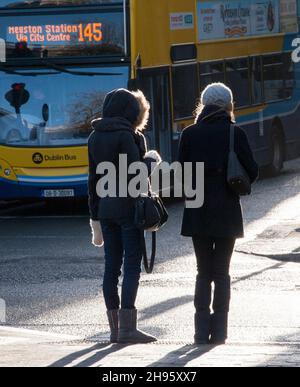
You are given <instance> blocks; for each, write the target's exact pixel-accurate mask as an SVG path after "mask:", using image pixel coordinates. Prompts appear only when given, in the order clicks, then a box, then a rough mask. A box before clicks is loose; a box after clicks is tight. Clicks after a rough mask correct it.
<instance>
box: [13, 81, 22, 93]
mask: <svg viewBox="0 0 300 387" xmlns="http://www.w3.org/2000/svg"><path fill="white" fill-rule="evenodd" d="M24 87H25V85H24V83H14V84H13V85H12V89H13V90H14V91H21V90H23V89H24Z"/></svg>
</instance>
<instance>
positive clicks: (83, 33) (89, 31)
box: [78, 23, 103, 42]
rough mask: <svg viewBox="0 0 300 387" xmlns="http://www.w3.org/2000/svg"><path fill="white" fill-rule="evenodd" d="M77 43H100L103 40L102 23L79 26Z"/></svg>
mask: <svg viewBox="0 0 300 387" xmlns="http://www.w3.org/2000/svg"><path fill="white" fill-rule="evenodd" d="M78 32H79V38H78V40H79V42H86V41H89V42H101V41H102V39H103V33H102V23H88V24H86V25H84V24H79V26H78Z"/></svg>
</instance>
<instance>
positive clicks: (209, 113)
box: [197, 105, 232, 123]
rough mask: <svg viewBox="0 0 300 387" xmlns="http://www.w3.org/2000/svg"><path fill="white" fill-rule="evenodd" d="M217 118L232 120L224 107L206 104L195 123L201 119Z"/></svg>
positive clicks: (212, 119) (211, 119) (213, 119)
mask: <svg viewBox="0 0 300 387" xmlns="http://www.w3.org/2000/svg"><path fill="white" fill-rule="evenodd" d="M219 119H227V120H229V121H230V122H232V119H231V116H230V114H229V113H228V112H227V111H226V110H225V109H224V108H221V107H220V106H217V105H207V106H205V107H204V109H203V110H202V112H201V114H200V115H199V117H198V119H197V123H200V122H203V121H215V120H219Z"/></svg>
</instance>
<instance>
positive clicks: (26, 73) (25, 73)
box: [0, 66, 60, 77]
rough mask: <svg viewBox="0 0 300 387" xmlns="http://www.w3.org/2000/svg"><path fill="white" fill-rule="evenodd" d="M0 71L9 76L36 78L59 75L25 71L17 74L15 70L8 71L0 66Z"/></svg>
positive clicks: (55, 72) (53, 72)
mask: <svg viewBox="0 0 300 387" xmlns="http://www.w3.org/2000/svg"><path fill="white" fill-rule="evenodd" d="M0 71H2V72H4V73H6V74H11V75H20V76H24V77H37V76H38V75H56V74H60V72H59V71H51V72H50V71H47V72H40V71H26V72H19V71H16V70H9V69H8V68H6V67H3V66H0Z"/></svg>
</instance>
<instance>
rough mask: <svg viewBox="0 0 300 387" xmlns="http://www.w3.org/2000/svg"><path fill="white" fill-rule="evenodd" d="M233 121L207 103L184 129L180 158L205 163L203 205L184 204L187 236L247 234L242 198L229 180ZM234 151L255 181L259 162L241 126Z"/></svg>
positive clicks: (184, 221)
mask: <svg viewBox="0 0 300 387" xmlns="http://www.w3.org/2000/svg"><path fill="white" fill-rule="evenodd" d="M231 123H232V121H231V118H230V117H229V115H228V113H226V112H225V111H221V110H220V108H218V107H216V106H207V107H205V108H204V110H203V112H202V114H201V115H200V117H199V118H198V121H197V123H196V124H195V125H192V126H190V127H188V128H187V129H185V130H184V132H183V133H182V137H181V141H180V148H179V161H180V162H181V163H184V162H192V163H196V162H204V163H205V188H204V191H205V198H204V205H203V207H201V208H198V209H187V208H185V210H184V217H183V224H182V235H184V236H204V237H207V236H208V237H233V238H241V237H243V236H244V228H243V216H242V208H241V204H240V198H239V196H238V195H236V194H235V193H233V192H232V191H231V189H230V188H229V186H228V184H227V181H226V174H227V164H228V156H229V144H230V125H231ZM235 151H236V153H237V155H238V157H239V159H240V161H241V163H242V164H243V166H244V167H245V169H246V170H247V172H248V173H249V176H250V179H251V182H254V181H255V180H256V179H257V177H258V166H257V164H256V162H255V161H254V158H253V154H252V151H251V149H250V146H249V143H248V139H247V136H246V134H245V132H244V131H243V130H242V129H241V128H239V127H236V132H235Z"/></svg>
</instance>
